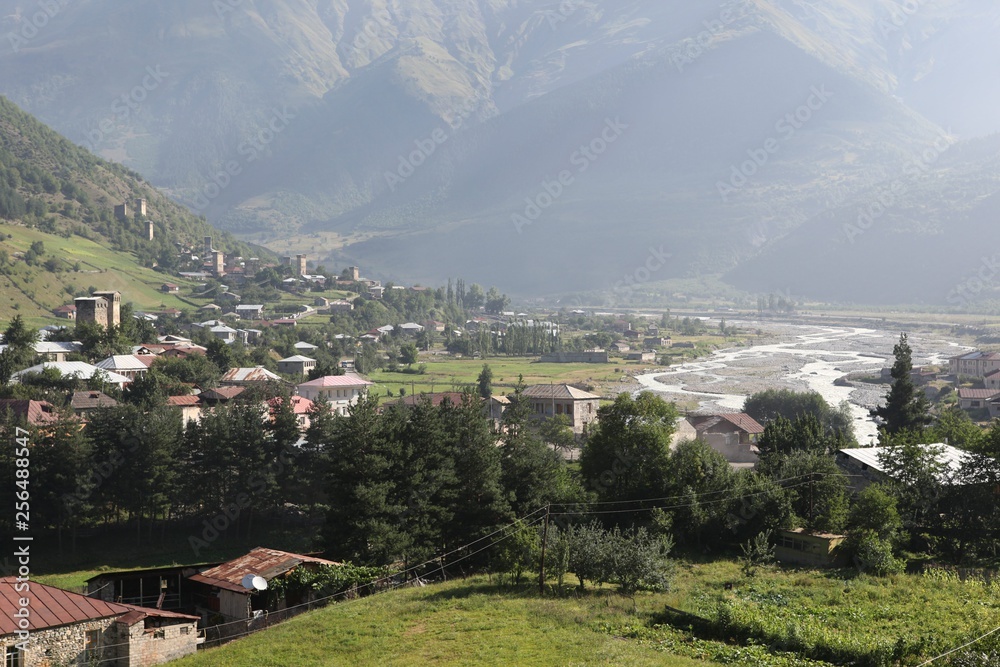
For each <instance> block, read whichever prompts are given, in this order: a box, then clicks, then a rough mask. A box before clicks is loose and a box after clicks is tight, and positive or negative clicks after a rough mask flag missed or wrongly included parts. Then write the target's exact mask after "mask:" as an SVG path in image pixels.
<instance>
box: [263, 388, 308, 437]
mask: <svg viewBox="0 0 1000 667" xmlns="http://www.w3.org/2000/svg"><path fill="white" fill-rule="evenodd" d="M283 402H284V399H282V397H281V396H275V397H274V398H272V399H271V400H269V401H268V402H267V406H268V412H269V414H270V415H271V416H272V418H273V417H274V413H275V411H277V410H278V408H280V407H281V404H282V403H283ZM313 405H315V404H314V403H313V402H312V401H310V400H309V399H308V398H303V397H302V396H292V413H293V414H294V415H295V421H296V422H297V423H298V425H299V430H300V431H302V432H303V433H305V432H306V430H307V429H308V428H309V424H310V422H311V419H310V417H309V414H310V412H311V411H312V409H313Z"/></svg>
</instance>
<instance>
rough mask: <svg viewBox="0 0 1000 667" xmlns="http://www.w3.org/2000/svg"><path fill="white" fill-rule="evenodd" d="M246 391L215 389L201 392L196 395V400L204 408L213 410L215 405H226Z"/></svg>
mask: <svg viewBox="0 0 1000 667" xmlns="http://www.w3.org/2000/svg"><path fill="white" fill-rule="evenodd" d="M246 390H247V388H246V387H216V388H215V389H206V390H205V391H203V392H201V393H200V394H198V398H199V399H201V402H202V403H203V404H204V405H205V406H207V407H209V408H213V407H215V406H216V405H220V404H225V403H228V402H229V401H231V400H233V399H235V398H236V397H237V396H239V395H240V394H242V393H243V392H244V391H246Z"/></svg>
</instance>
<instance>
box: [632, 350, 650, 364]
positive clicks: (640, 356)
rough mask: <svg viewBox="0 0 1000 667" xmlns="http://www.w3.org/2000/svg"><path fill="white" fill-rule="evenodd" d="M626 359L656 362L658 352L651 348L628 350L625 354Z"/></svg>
mask: <svg viewBox="0 0 1000 667" xmlns="http://www.w3.org/2000/svg"><path fill="white" fill-rule="evenodd" d="M625 361H638V362H639V363H643V364H652V363H656V352H653V351H651V350H643V351H638V350H637V351H635V352H627V353H626V354H625Z"/></svg>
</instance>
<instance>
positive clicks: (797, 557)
mask: <svg viewBox="0 0 1000 667" xmlns="http://www.w3.org/2000/svg"><path fill="white" fill-rule="evenodd" d="M845 539H847V538H846V536H844V535H835V534H832V533H808V532H806V531H805V530H803V529H801V528H797V529H795V530H781V531H778V536H777V539H776V540H775V544H774V558H775V560H777V561H778V562H779V563H786V564H788V565H804V566H806V567H835V566H837V565H842V564H843V560H842V557H841V555H840V552H839V551H838V547H839V546H840V545H841V544H842V543H843V542H844V540H845Z"/></svg>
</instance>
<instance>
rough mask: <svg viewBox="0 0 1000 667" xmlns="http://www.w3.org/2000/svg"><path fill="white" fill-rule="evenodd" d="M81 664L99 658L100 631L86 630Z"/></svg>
mask: <svg viewBox="0 0 1000 667" xmlns="http://www.w3.org/2000/svg"><path fill="white" fill-rule="evenodd" d="M83 659H84V663H83V664H85V665H86V664H90V663H91V662H94V661H99V660H100V659H101V631H100V630H87V635H86V639H85V640H84V647H83Z"/></svg>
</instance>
